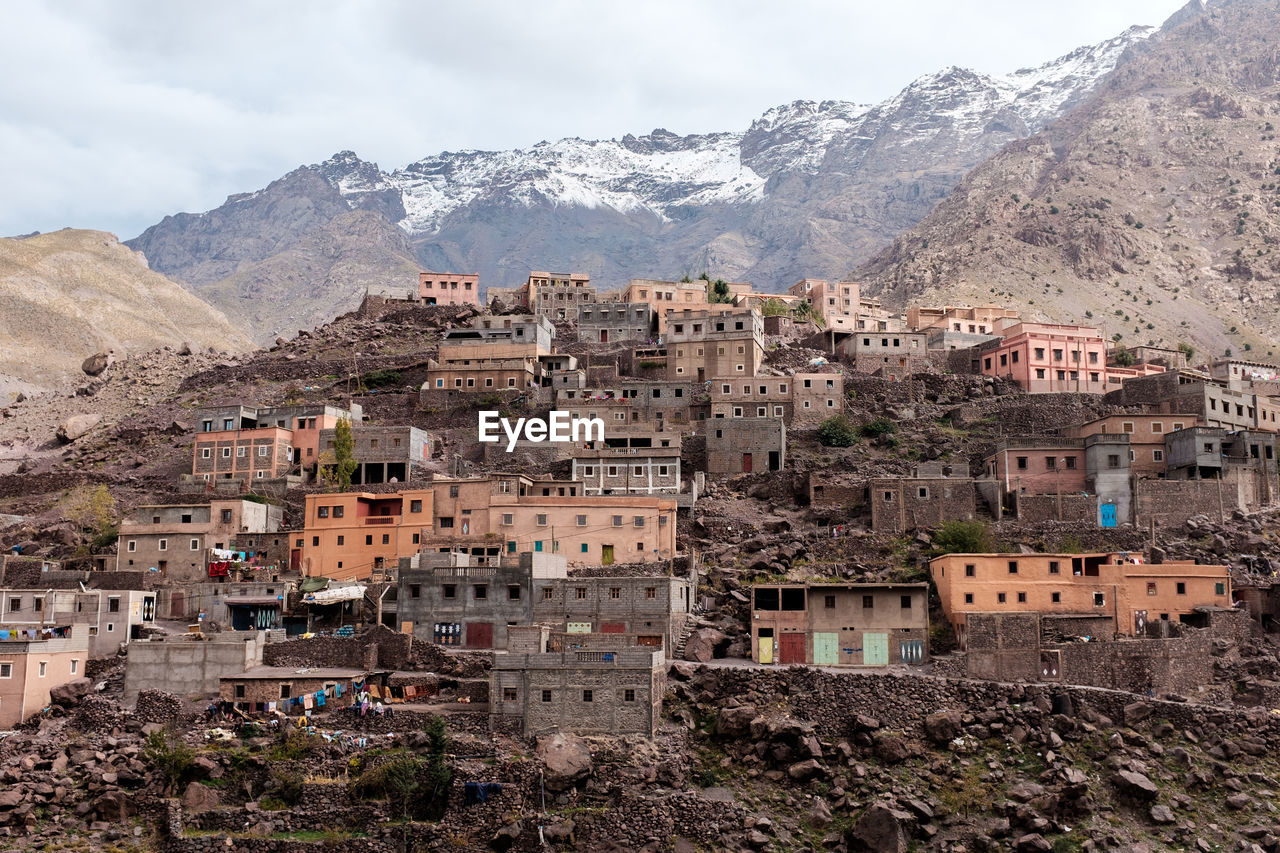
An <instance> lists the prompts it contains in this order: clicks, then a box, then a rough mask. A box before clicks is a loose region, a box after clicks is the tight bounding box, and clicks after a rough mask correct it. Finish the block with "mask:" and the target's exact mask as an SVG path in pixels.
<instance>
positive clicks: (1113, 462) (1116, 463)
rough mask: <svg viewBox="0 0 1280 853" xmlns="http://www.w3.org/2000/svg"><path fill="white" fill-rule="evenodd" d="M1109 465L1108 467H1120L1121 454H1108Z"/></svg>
mask: <svg viewBox="0 0 1280 853" xmlns="http://www.w3.org/2000/svg"><path fill="white" fill-rule="evenodd" d="M1107 467H1108V468H1119V467H1120V457H1119V455H1117V454H1115V453H1112V454H1110V455H1108V456H1107Z"/></svg>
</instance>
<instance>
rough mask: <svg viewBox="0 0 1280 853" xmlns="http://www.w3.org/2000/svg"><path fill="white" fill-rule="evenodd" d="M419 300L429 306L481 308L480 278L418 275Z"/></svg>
mask: <svg viewBox="0 0 1280 853" xmlns="http://www.w3.org/2000/svg"><path fill="white" fill-rule="evenodd" d="M418 299H419V300H421V301H422V302H424V303H426V304H427V305H474V306H475V307H477V308H479V307H480V276H479V275H476V274H475V273H451V272H445V273H438V272H420V273H418Z"/></svg>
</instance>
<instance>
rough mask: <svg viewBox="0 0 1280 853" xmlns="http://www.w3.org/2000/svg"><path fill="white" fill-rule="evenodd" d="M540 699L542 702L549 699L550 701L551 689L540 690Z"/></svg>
mask: <svg viewBox="0 0 1280 853" xmlns="http://www.w3.org/2000/svg"><path fill="white" fill-rule="evenodd" d="M542 701H543V702H550V701H551V691H550V690H544V691H542Z"/></svg>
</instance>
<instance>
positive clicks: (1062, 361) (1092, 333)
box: [978, 322, 1108, 394]
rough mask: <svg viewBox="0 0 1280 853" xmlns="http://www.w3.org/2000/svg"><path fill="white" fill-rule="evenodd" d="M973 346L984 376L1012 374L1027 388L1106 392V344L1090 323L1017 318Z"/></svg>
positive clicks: (1040, 391)
mask: <svg viewBox="0 0 1280 853" xmlns="http://www.w3.org/2000/svg"><path fill="white" fill-rule="evenodd" d="M1004 335H1005V336H1004V337H1003V338H1001V339H1000V340H997V341H991V342H990V343H987V344H983V345H982V346H981V347H980V348H979V352H978V357H979V369H980V370H981V372H982V373H983V374H984V375H986V376H996V377H1002V378H1007V379H1012V380H1013V381H1014V382H1016V383H1018V385H1019V386H1020V387H1022V388H1023V389H1024V390H1025V391H1026V392H1027V393H1029V394H1057V393H1067V392H1071V393H1085V394H1104V393H1106V392H1107V390H1108V388H1107V344H1106V341H1104V340H1103V339H1102V335H1101V334H1100V333H1099V332H1098V330H1097V329H1096V328H1093V327H1091V326H1072V325H1061V324H1054V323H1028V322H1022V323H1018V324H1016V325H1014V326H1010V327H1009V328H1008V329H1006V330H1005V332H1004Z"/></svg>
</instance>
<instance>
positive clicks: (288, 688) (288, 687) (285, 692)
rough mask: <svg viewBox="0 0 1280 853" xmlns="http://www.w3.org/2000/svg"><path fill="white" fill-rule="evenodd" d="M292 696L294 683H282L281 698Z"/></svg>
mask: <svg viewBox="0 0 1280 853" xmlns="http://www.w3.org/2000/svg"><path fill="white" fill-rule="evenodd" d="M292 696H293V685H292V684H281V685H280V698H281V699H289V698H292Z"/></svg>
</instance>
